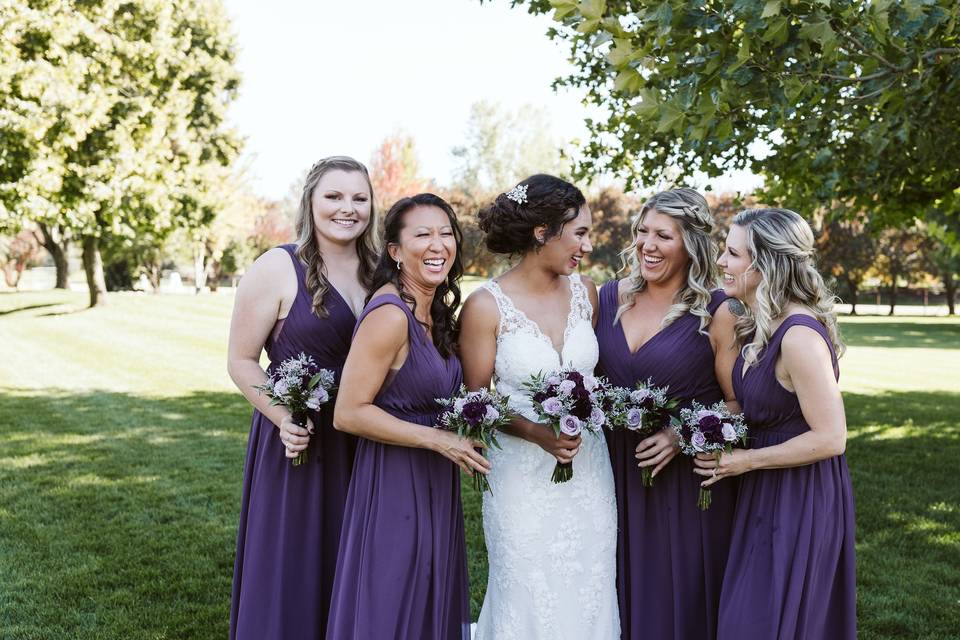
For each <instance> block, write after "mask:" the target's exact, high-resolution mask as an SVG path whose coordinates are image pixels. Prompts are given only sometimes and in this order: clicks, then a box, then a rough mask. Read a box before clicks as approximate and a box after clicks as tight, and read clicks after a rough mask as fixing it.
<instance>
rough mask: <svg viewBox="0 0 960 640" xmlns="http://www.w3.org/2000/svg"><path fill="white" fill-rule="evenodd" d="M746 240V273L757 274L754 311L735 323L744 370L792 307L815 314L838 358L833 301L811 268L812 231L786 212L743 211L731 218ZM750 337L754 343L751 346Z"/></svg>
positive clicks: (840, 347) (839, 346)
mask: <svg viewBox="0 0 960 640" xmlns="http://www.w3.org/2000/svg"><path fill="white" fill-rule="evenodd" d="M733 224H735V225H738V226H740V227H743V229H744V231H746V236H747V250H748V251H749V253H750V257H751V259H752V262H751V264H750V268H751V269H754V270H756V271H757V272H759V274H760V284H759V285H757V292H756V295H755V297H756V308H755V309H752V310H751V309H749V307H747V305H744V307H746V308H747V313H746V314H745V315H742V316H740V317H739V318H738V319H737V323H736V334H737V342H738V343H739V344H740V345H741V352H742V353H743V359H744V362H745V368H749V367H750V366H751V365H753V364H755V363H756V362H757V360H758V358H759V355H760V352H761V351H762V350H763V348H764V347H765V346H767V343H768V342H769V341H770V336H771V335H772V333H773V331H772V330H771V325H772V323H773V321H774V320H776V319H777V318H779V317H780V316H781V315H783V313H784V310H785V309H786V307H787V305H788V304H790V303H791V302H795V303H797V304H802V305H804V306H805V307H807V308H808V309H810V311H812V312H813V314H814V316H816V318H817V320H818V321H819V322H820V323H821V324H822V325H823V326H824V327H826V329H827V333H828V334H829V336H830V342H831V343H833V348H834V351H835V352H836V354H837V357H840V356H841V355H842V354H843V352H844V350H845V347H844V345H843V343H842V342H841V341H840V331H839V328H838V327H837V314H836V312H835V311H834V308H833V307H834V303H835V302H836V297H835V296H834V295H833V293H832V292H831V291H830V290H829V289H828V288H827V285H826V284H825V283H824V281H823V277H822V276H821V275H820V272H819V271H817V268H816V266H815V265H814V260H813V256H814V238H813V231H812V230H811V229H810V225H809V224H807V221H806V220H804V219H803V218H802V217H800V215H799V214H797V213H794V212H793V211H790V210H789V209H747V210H745V211H741V212H740V213H738V214H737V215H736V216H734V218H733ZM751 334H752V335H753V339H752V340H751V341H750V342H747V340H750V336H751Z"/></svg>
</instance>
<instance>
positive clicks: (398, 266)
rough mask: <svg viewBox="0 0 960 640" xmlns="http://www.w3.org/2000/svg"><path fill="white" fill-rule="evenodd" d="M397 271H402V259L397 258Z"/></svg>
mask: <svg viewBox="0 0 960 640" xmlns="http://www.w3.org/2000/svg"><path fill="white" fill-rule="evenodd" d="M397 271H400V261H399V260H397Z"/></svg>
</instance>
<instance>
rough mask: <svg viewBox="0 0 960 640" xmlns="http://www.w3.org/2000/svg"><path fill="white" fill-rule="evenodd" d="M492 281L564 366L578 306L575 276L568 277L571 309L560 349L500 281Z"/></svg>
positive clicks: (568, 312) (518, 314)
mask: <svg viewBox="0 0 960 640" xmlns="http://www.w3.org/2000/svg"><path fill="white" fill-rule="evenodd" d="M490 282H492V283H493V284H494V286H496V287H497V289H498V290H499V292H500V295H501V296H503V297H504V298H505V299H506V300H507V302H509V303H510V306H511V307H513V310H514V311H515V312H516V313H517V316H519V317H520V319H521V320H523V322H525V323H526V324H527V325H529V326H531V327H532V328H533V331H534V334H535V335H536V336H538V337H539V338H541V339H542V340H543V341H544V342H545V343H547V344H548V345H550V349H551V350H553V352H554V353H556V354H557V360H558V361H559V362H560V366H561V367H562V366H563V350H564V349H566V347H567V339H568V338H569V333H570V327H571V325H570V322H571V320H572V318H573V312H574V309H575V307H576V305H575V304H574V300H573V296H574V295H575V292H574V289H573V278H570V277H569V276H568V277H567V283H568V285H569V287H570V309H569V310H568V311H567V322H566V324H565V325H564V327H563V343H562V344H561V345H560V348H559V349H557V347H556V345H555V344H553V340H551V339H550V336H548V335H547V334H546V333H544V331H543V329H541V328H540V325H539V324H537V323H536V322H534V321H533V320H531V319H530V316H528V315H527V314H526V312H524V311H523V309H521V308H520V307H518V306H517V304H516V303H515V302H514V301H513V298H511V297H510V296H508V295H507V293H506V292H505V291H504V290H503V287H501V286H500V283H499V282H497V281H496V280H491V281H490Z"/></svg>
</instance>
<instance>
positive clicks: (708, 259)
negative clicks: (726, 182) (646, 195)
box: [613, 188, 717, 334]
mask: <svg viewBox="0 0 960 640" xmlns="http://www.w3.org/2000/svg"><path fill="white" fill-rule="evenodd" d="M650 211H656V212H657V213H660V214H663V215H665V216H670V217H671V218H673V219H674V220H676V221H677V225H678V226H679V227H680V233H681V235H682V237H683V246H684V248H686V250H687V255H688V256H690V264H689V265H688V266H687V280H686V283H685V284H684V285H683V287H681V288H680V290H679V291H677V295H676V297H675V298H674V303H673V306H671V307H670V309H669V310H668V311H667V315H666V316H664V318H663V323H662V324H661V325H660V326H661V328H663V327H666V326H667V325H669V324H670V323H671V322H673V321H674V320H676V319H677V318H681V317H683V316H684V315H685V314H686V313H687V312H689V313H692V314H693V315H695V316H697V317H698V318H700V333H703V334H705V333H706V328H707V326H708V325H709V324H710V320H711V315H710V311H709V310H708V307H709V305H710V290H711V289H713V288H714V287H715V286H716V285H717V248H716V245H714V243H713V240H711V238H710V231H711V230H712V229H713V216H712V215H710V206H709V205H708V204H707V201H706V199H705V198H704V197H703V196H702V195H700V194H699V193H698V192H697V191H695V190H693V189H687V188H680V189H670V190H668V191H661V192H660V193H657V194H655V195H654V196H652V197H651V198H650V199H649V200H647V201H646V202H645V203H644V204H643V208H642V209H640V213H639V214H638V215H637V217H636V219H634V221H633V224H632V225H631V227H630V232H631V236H632V238H633V241H632V242H631V243H630V246H628V247H627V248H626V249H624V250H623V251H622V252H621V253H620V259H621V260H622V261H623V267H622V269H627V268H629V270H630V273H629V274H628V275H627V277H626V281H627V291H626V293H625V294H624V302H623V303H622V304H621V305H620V307H619V308H618V309H617V315H616V317H615V318H614V320H613V321H614V323H616V322H617V321H618V320H620V316H622V315H623V313H624V312H625V311H627V310H628V309H630V308H632V307H633V305H634V304H636V300H637V294H638V293H640V292H641V291H643V290H644V288H646V286H647V282H646V280H645V279H644V278H643V275H642V272H641V270H640V258H639V257H638V255H637V254H638V251H637V234H638V233H639V229H640V225H641V224H642V223H643V220H644V218H645V217H646V215H647V213H649V212H650Z"/></svg>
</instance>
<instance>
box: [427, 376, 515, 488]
mask: <svg viewBox="0 0 960 640" xmlns="http://www.w3.org/2000/svg"><path fill="white" fill-rule="evenodd" d="M437 402H438V403H440V404H441V405H443V406H444V407H447V410H446V411H444V412H443V414H442V415H441V416H440V426H441V427H442V428H444V429H446V430H448V431H455V432H456V433H457V435H459V436H461V437H463V438H470V439H472V440H479V441H480V442H482V443H483V444H485V445H486V446H488V447H490V446H494V447H497V448H498V449H499V448H500V444H499V443H498V442H497V435H496V432H497V430H498V429H500V428H501V427H503V426H504V425H506V424H509V422H510V415H509V413H508V412H507V399H506V398H505V397H504V396H501V395H500V394H499V393H497V392H495V391H489V390H487V389H480V390H478V391H467V388H466V387H465V386H464V385H460V391H459V393H458V394H457V395H455V396H453V397H451V398H437ZM473 486H474V488H475V489H476V490H477V491H479V492H481V493H483V492H484V491H490V493H493V491H491V489H490V483H489V482H488V481H487V477H486V476H485V475H483V474H482V473H477V472H474V474H473Z"/></svg>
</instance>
